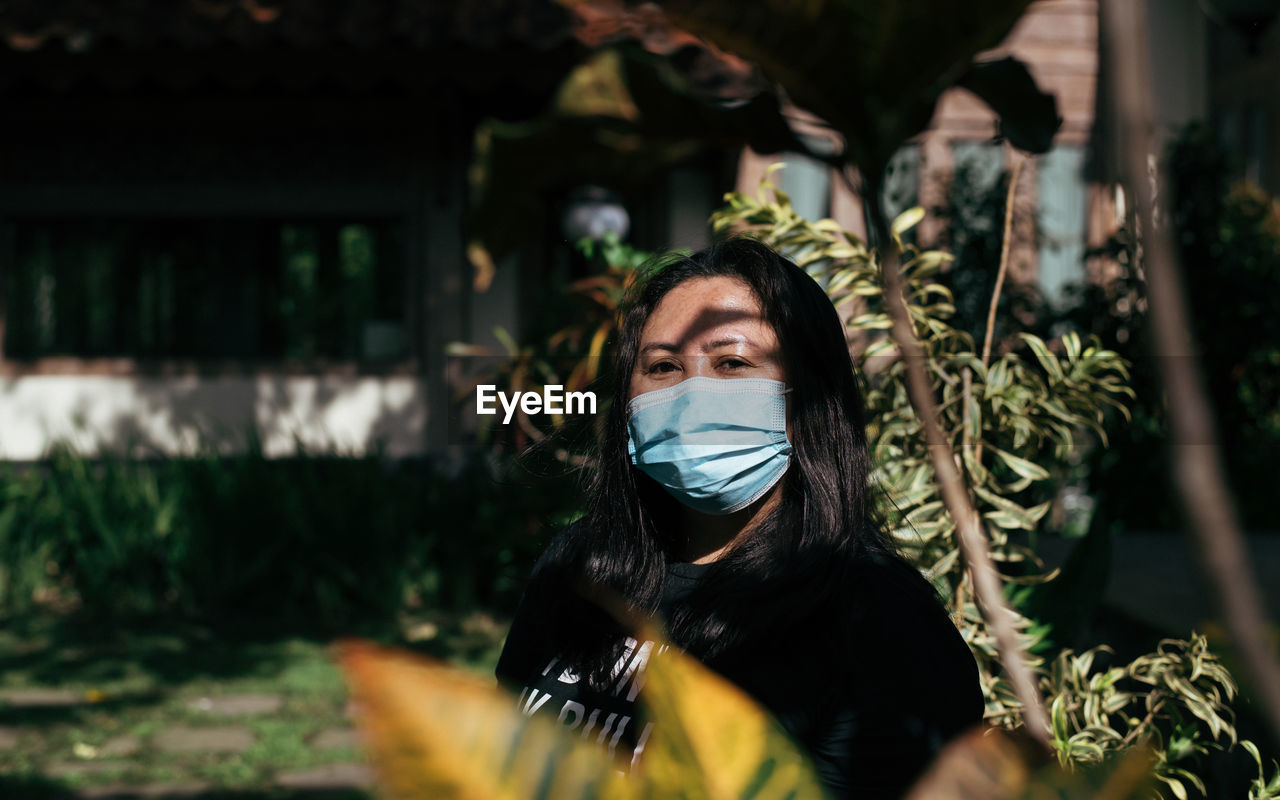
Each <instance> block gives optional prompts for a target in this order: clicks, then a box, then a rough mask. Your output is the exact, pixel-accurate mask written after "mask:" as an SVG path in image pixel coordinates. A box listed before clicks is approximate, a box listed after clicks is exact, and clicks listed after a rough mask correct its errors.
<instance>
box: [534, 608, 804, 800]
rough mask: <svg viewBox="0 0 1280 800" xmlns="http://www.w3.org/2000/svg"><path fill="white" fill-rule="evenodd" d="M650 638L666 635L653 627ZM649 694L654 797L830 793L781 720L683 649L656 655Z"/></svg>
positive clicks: (649, 770) (800, 798) (715, 799)
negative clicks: (767, 712) (651, 722)
mask: <svg viewBox="0 0 1280 800" xmlns="http://www.w3.org/2000/svg"><path fill="white" fill-rule="evenodd" d="M645 635H646V638H650V639H654V640H658V639H659V637H658V636H657V634H656V633H654V632H652V631H650V632H648V633H647V634H645ZM641 697H642V699H643V701H644V703H645V705H646V706H647V707H648V709H649V710H650V712H651V714H652V717H653V720H654V727H653V734H652V735H651V736H650V737H649V740H648V742H647V743H646V744H645V756H644V761H643V762H642V764H641V770H642V772H641V774H642V777H643V778H644V780H645V782H646V783H647V784H649V786H650V788H651V789H652V790H654V791H655V793H654V794H652V795H651V796H656V797H677V796H682V797H706V798H710V799H711V800H730V798H740V797H747V796H752V797H791V798H795V799H796V800H804V799H805V798H813V800H819V799H820V798H822V797H823V796H824V792H823V788H822V784H821V783H820V782H819V780H818V778H817V774H816V773H815V772H814V769H813V765H812V763H811V762H810V760H809V758H808V756H806V755H805V754H804V753H803V752H802V751H801V750H800V748H799V747H797V746H796V745H795V744H794V743H793V742H792V741H791V739H790V738H789V737H788V736H787V734H786V733H785V732H784V731H783V730H782V728H781V727H780V726H779V725H778V723H777V722H775V721H774V720H773V719H772V718H771V717H769V715H768V714H766V713H765V712H764V711H763V710H761V708H760V707H759V706H758V705H757V704H756V703H755V701H753V700H752V699H751V698H750V697H748V696H747V694H746V693H745V692H743V691H742V690H741V689H739V688H737V687H736V686H734V685H733V684H731V683H729V682H728V681H725V680H724V679H722V678H720V677H718V676H716V675H715V674H714V673H713V672H711V671H710V670H709V669H707V668H706V667H704V666H702V665H701V664H700V663H698V662H697V661H695V660H694V659H693V658H691V657H689V656H687V655H685V654H683V653H681V652H680V651H679V650H677V649H676V648H666V649H665V650H663V651H662V652H660V653H657V654H655V655H654V656H653V657H652V658H651V659H650V662H649V667H648V672H647V677H646V680H645V687H644V693H643V694H642V695H641ZM557 796H558V795H557Z"/></svg>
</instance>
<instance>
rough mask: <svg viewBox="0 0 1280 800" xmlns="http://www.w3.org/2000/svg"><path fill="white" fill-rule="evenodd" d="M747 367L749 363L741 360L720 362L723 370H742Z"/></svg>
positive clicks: (731, 359) (733, 359)
mask: <svg viewBox="0 0 1280 800" xmlns="http://www.w3.org/2000/svg"><path fill="white" fill-rule="evenodd" d="M746 366H748V364H747V362H745V361H743V360H742V359H740V358H726V359H723V360H722V361H721V362H720V367H721V368H723V369H741V368H743V367H746Z"/></svg>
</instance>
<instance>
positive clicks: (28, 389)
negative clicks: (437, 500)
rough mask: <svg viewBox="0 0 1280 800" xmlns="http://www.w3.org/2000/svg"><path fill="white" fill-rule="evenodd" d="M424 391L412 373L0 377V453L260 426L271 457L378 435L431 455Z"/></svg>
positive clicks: (156, 447) (148, 441)
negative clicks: (427, 449) (299, 446)
mask: <svg viewBox="0 0 1280 800" xmlns="http://www.w3.org/2000/svg"><path fill="white" fill-rule="evenodd" d="M426 424H427V402H426V391H425V387H424V385H423V381H422V379H421V378H419V377H416V376H390V377H371V376H351V377H339V376H324V377H320V376H219V377H196V376H185V377H172V378H171V377H120V376H106V375H91V376H85V375H30V376H20V377H4V378H0V459H4V460H14V461H30V460H35V459H39V458H41V457H42V456H44V455H46V454H47V452H48V448H49V447H50V445H51V444H53V443H54V442H56V441H68V442H71V443H73V444H74V445H75V446H76V447H77V448H78V449H79V450H80V451H81V452H84V453H86V454H95V453H98V452H100V451H102V450H104V449H106V450H112V451H115V452H120V451H122V450H123V449H125V448H129V449H130V450H131V452H132V453H133V454H135V455H139V456H146V455H148V454H166V455H181V454H191V453H194V452H195V451H196V449H197V448H198V447H199V446H200V443H201V442H202V441H203V442H205V443H206V444H210V445H214V446H216V447H218V448H219V449H220V450H223V451H234V450H240V449H243V447H244V445H245V438H246V436H245V434H246V432H247V431H248V430H250V429H252V430H256V431H257V434H258V436H259V437H260V438H261V441H262V447H263V451H264V452H265V453H266V455H268V456H270V457H273V458H275V457H281V456H289V455H293V454H295V453H296V452H297V443H298V442H301V444H302V446H303V449H305V450H307V451H309V452H324V453H331V454H343V455H353V456H360V455H364V454H365V453H368V452H370V451H371V450H372V449H373V448H374V447H375V445H376V444H377V443H378V442H379V441H381V442H383V444H384V450H383V452H384V453H385V454H386V455H388V456H392V457H405V456H415V455H421V454H423V453H424V452H425V445H426Z"/></svg>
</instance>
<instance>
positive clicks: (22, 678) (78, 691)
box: [0, 613, 505, 798]
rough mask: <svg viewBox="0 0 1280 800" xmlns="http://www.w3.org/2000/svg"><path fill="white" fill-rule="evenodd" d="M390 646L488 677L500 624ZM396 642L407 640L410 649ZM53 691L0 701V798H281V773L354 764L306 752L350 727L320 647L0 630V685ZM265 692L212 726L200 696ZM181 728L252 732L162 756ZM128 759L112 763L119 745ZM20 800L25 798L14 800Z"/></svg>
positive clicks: (412, 624) (299, 642)
mask: <svg viewBox="0 0 1280 800" xmlns="http://www.w3.org/2000/svg"><path fill="white" fill-rule="evenodd" d="M402 628H403V630H404V631H406V633H407V634H408V635H407V636H402V637H400V638H399V640H396V639H395V638H394V637H391V638H390V641H392V642H393V643H397V644H401V645H404V646H407V647H411V648H413V649H416V650H418V651H420V652H424V653H427V654H430V655H433V656H436V657H441V658H445V659H447V660H450V661H452V662H454V663H456V664H458V665H459V666H462V667H465V668H467V669H469V670H472V671H475V672H477V673H481V674H490V675H491V674H492V669H493V665H494V663H495V662H496V660H497V656H498V653H499V650H500V643H501V639H502V636H503V635H504V634H505V626H504V625H502V624H499V623H498V622H496V621H494V620H493V619H492V618H490V617H489V616H487V615H484V614H480V613H473V614H469V615H462V616H451V617H446V616H436V617H434V618H430V617H422V618H418V619H414V620H409V621H406V622H405V624H404V625H403V626H402ZM408 639H414V640H416V641H413V642H412V643H410V642H409V641H408ZM32 689H42V690H57V691H58V692H61V693H66V694H67V696H66V697H55V698H52V700H54V701H56V702H46V703H44V704H38V705H15V704H6V702H5V701H3V700H0V727H2V728H7V729H9V730H10V731H12V732H15V733H16V734H17V737H18V738H17V743H16V745H15V746H13V747H9V748H0V776H2V777H0V796H4V797H6V798H9V797H23V796H31V797H55V798H56V797H59V796H65V795H66V794H67V793H68V792H71V791H73V790H76V789H80V788H84V787H90V786H103V785H144V784H155V783H168V782H191V781H199V782H202V783H207V784H209V785H210V786H211V787H212V789H213V790H217V791H221V792H223V793H230V794H227V796H228V797H236V798H242V797H245V798H248V797H259V796H261V797H292V796H295V795H291V794H289V793H287V792H284V791H283V790H280V789H278V788H276V787H275V786H274V783H273V778H274V776H275V775H277V774H278V773H280V772H282V771H286V770H297V769H306V768H311V767H319V766H323V765H327V764H339V763H352V762H358V761H360V758H361V756H360V753H359V752H358V751H356V750H355V749H351V748H338V749H323V750H322V749H317V748H316V747H315V746H313V745H312V743H311V740H312V738H313V737H314V736H316V734H318V733H320V732H321V731H324V730H327V729H345V728H349V727H351V725H352V720H351V719H350V717H349V716H348V715H347V713H346V705H347V696H346V689H345V686H344V683H343V679H342V676H341V674H340V673H339V671H338V669H337V667H336V666H335V665H334V663H333V662H332V660H331V659H330V655H329V644H328V642H326V641H321V640H315V639H308V638H300V637H294V636H287V635H284V636H277V637H270V638H253V639H243V640H237V639H234V638H228V637H218V638H215V637H213V636H212V635H211V634H210V633H209V632H208V631H206V630H203V629H200V628H194V627H180V626H156V627H151V628H149V629H143V628H142V627H141V626H135V627H134V628H132V629H129V630H109V631H104V630H101V629H85V628H83V627H80V626H77V625H76V624H75V623H73V622H70V621H68V620H66V619H60V618H57V617H44V618H39V619H24V620H20V621H13V620H10V621H5V622H0V690H6V691H8V690H32ZM256 694H268V695H272V696H277V697H279V698H280V700H281V705H280V708H279V709H278V710H277V711H274V712H271V713H267V714H247V715H243V716H231V717H223V716H217V715H212V714H210V713H209V712H207V711H204V710H201V709H200V708H199V707H197V706H196V705H195V704H196V703H197V701H199V700H200V699H201V698H217V697H222V696H227V695H256ZM184 726H201V727H203V726H218V727H226V726H235V727H238V728H241V729H244V730H247V731H249V732H250V733H252V734H253V737H254V743H253V745H252V746H250V747H249V748H248V749H247V750H244V751H243V752H239V753H225V754H222V753H208V752H200V753H170V752H163V751H162V750H160V749H159V748H157V747H156V746H155V741H156V738H157V737H163V736H164V735H165V733H166V731H169V730H171V729H173V728H175V727H184ZM127 743H133V744H136V746H137V750H136V752H134V753H132V754H113V750H115V749H118V748H120V747H121V746H122V745H123V744H127ZM24 793H26V794H24Z"/></svg>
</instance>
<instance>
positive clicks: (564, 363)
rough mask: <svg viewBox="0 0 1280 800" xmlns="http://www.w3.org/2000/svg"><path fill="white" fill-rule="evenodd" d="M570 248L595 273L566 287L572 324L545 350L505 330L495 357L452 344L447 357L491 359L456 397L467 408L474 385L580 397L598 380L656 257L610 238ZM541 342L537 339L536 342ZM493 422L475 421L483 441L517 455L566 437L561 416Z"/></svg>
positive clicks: (570, 453) (568, 453)
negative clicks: (631, 299) (552, 390)
mask: <svg viewBox="0 0 1280 800" xmlns="http://www.w3.org/2000/svg"><path fill="white" fill-rule="evenodd" d="M575 246H576V248H577V250H578V251H579V252H580V253H581V254H582V256H583V257H584V258H586V259H587V260H588V262H590V263H592V264H595V265H597V267H598V270H597V271H596V272H595V274H592V275H589V276H587V277H585V278H580V279H578V280H576V281H573V282H571V283H570V284H568V286H566V287H565V288H564V290H563V291H564V294H565V295H566V296H567V297H568V299H569V300H570V301H571V304H572V306H573V315H572V319H573V322H571V323H570V324H568V325H565V326H562V327H559V328H557V329H556V330H555V331H554V332H553V333H551V334H550V335H548V336H547V337H545V347H543V348H537V347H534V346H521V345H520V344H518V343H517V342H516V339H515V337H514V336H513V335H512V334H511V332H510V331H508V330H507V329H505V328H496V329H495V330H494V336H495V338H497V339H498V341H499V343H500V344H501V346H502V350H500V351H495V350H493V349H491V348H486V347H481V346H477V345H474V344H467V343H462V342H454V343H451V344H450V345H449V347H448V350H447V352H448V353H449V355H452V356H469V357H480V358H482V359H488V363H489V366H490V368H489V369H487V370H485V371H483V372H482V373H481V375H480V376H479V377H477V378H476V379H475V380H474V381H473V382H472V383H471V384H469V385H467V386H465V387H464V388H463V390H462V391H461V392H459V393H458V396H459V397H460V398H462V399H463V401H464V402H470V401H471V400H472V398H473V397H474V384H475V383H481V382H493V383H494V384H495V385H497V386H498V387H499V388H500V389H501V390H502V391H508V392H511V391H534V392H539V391H541V390H542V387H543V386H547V385H559V386H562V387H564V391H566V392H579V391H584V390H587V389H589V388H590V387H591V386H592V385H593V384H594V383H595V381H596V379H597V378H598V377H599V376H600V366H601V364H602V361H603V359H605V358H606V357H607V355H608V353H609V346H610V344H611V343H612V338H611V337H612V334H613V332H614V330H615V328H616V325H617V314H618V307H619V304H620V303H621V302H622V300H623V297H624V295H625V294H626V291H627V289H628V288H629V287H630V286H631V285H632V283H634V282H635V280H636V277H637V276H638V275H639V274H640V270H641V268H642V267H644V265H645V264H647V263H649V262H650V261H651V260H652V259H653V254H652V253H649V252H647V251H644V250H641V249H639V248H636V247H634V246H632V245H629V244H627V243H626V242H623V241H621V240H620V239H619V238H618V236H617V234H615V233H612V232H609V233H606V234H605V235H604V236H603V237H602V238H600V239H598V240H597V239H589V238H587V239H582V240H580V241H579V242H578V243H577V244H576V245H575ZM539 338H540V337H537V336H534V337H533V340H534V341H538V339H539ZM600 401H601V404H600V406H598V407H597V412H598V413H603V412H604V410H605V404H606V403H607V402H608V399H607V398H603V397H602V398H600ZM493 420H494V418H493V417H488V418H484V419H481V420H480V422H479V424H480V430H479V433H480V438H481V439H482V440H485V441H488V442H490V443H498V444H504V445H510V446H511V447H512V449H513V450H515V451H517V452H518V451H520V450H523V449H524V448H525V447H527V446H528V445H529V444H530V443H532V442H539V441H542V440H543V439H545V438H546V437H547V436H548V435H549V434H550V433H552V432H555V431H561V432H563V429H564V427H565V425H566V423H567V420H566V418H565V417H564V416H563V415H559V414H543V415H539V418H538V420H537V421H535V420H534V419H533V418H531V417H530V416H529V415H528V414H526V413H525V412H524V410H523V409H522V408H521V409H517V411H516V412H515V415H514V423H515V425H514V427H510V428H506V429H505V430H503V431H496V430H494V428H495V425H494V422H493ZM580 449H581V448H577V449H576V450H570V449H562V450H561V451H559V453H558V457H560V458H561V460H564V461H580V460H581V459H582V457H583V454H582V453H581V452H579V451H580Z"/></svg>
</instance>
